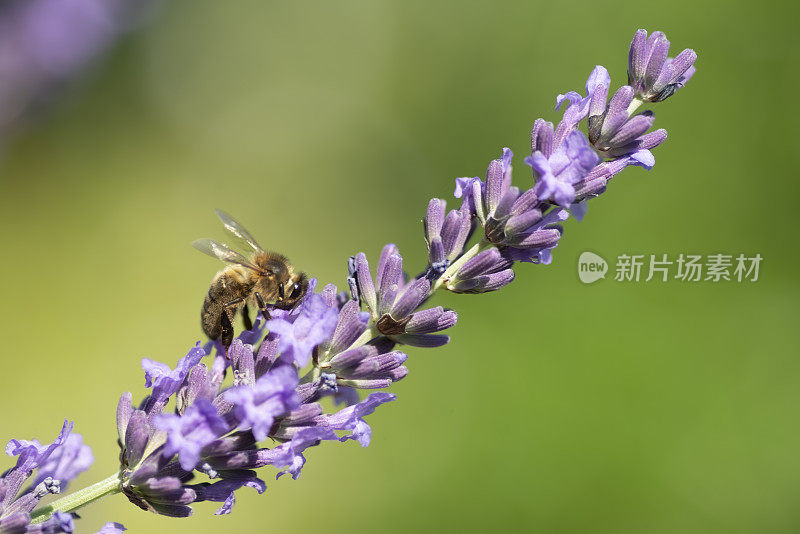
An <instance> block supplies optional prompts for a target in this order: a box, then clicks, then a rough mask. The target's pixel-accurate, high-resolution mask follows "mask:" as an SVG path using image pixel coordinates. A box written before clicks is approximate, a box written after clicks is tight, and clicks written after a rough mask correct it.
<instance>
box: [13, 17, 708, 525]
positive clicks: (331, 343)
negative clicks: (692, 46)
mask: <svg viewBox="0 0 800 534" xmlns="http://www.w3.org/2000/svg"><path fill="white" fill-rule="evenodd" d="M646 37H647V36H646V34H645V33H644V32H643V31H641V32H638V33H637V35H636V37H635V38H634V43H633V45H632V47H631V55H630V66H629V70H630V72H631V73H632V75H631V80H632V81H631V83H632V85H631V86H624V87H622V88H620V89H619V90H617V91H615V92H614V93H613V96H612V97H611V99H610V101H608V96H609V87H610V85H609V83H610V78H609V75H608V72H607V71H606V70H605V69H604V68H603V67H600V66H598V67H596V68H595V69H594V70H593V71H592V74H591V75H590V77H589V80H588V81H587V84H586V92H587V94H586V95H585V96H584V95H581V94H578V93H577V92H570V93H567V94H564V95H559V97H558V99H557V104H558V105H563V104H564V103H565V102H568V103H569V105H568V106H567V109H566V110H565V111H564V116H563V118H562V120H561V122H559V123H558V125H557V126H556V127H553V124H552V123H550V122H547V121H545V120H543V119H538V120H537V121H536V122H535V124H534V126H533V129H532V131H531V156H530V157H528V158H526V160H525V161H526V163H527V164H529V165H530V166H531V168H532V169H533V183H532V184H530V188H528V189H527V190H526V189H522V188H519V187H516V186H514V185H512V166H511V161H512V158H513V154H512V153H511V150H509V149H508V148H505V149H503V153H502V156H501V157H499V158H497V159H495V160H493V161H491V162H490V163H489V166H488V168H487V171H486V178H485V181H484V180H481V179H480V178H458V179H456V190H455V193H454V194H455V196H456V197H457V198H462V202H461V206H460V207H459V208H458V209H452V210H450V211H449V212H448V211H447V205H446V202H445V201H443V200H440V199H436V198H434V199H432V200H430V202H429V203H428V205H427V210H426V213H425V217H424V220H423V223H424V234H425V241H426V244H427V256H428V257H427V262H426V263H427V266H425V267H424V268H423V269H422V270H421V272H420V271H417V272H419V273H420V274H418V275H417V276H416V277H408V276H407V275H406V274H405V273H404V272H403V257H402V256H401V255H400V252H399V251H398V249H397V247H396V246H395V245H391V244H390V245H386V246H385V247H384V248H383V250H382V251H381V255H380V259H379V260H378V264H377V269H376V273H375V276H374V277H373V275H372V273H371V272H370V268H369V264H368V262H367V257H366V255H364V254H363V253H358V254H356V255H354V256H352V257H351V258H350V259H349V260H348V265H347V267H348V269H347V271H348V277H347V282H348V286H349V288H350V293H351V294H350V295H348V294H347V293H346V292H343V293H337V288H336V286H334V285H332V284H329V285H327V286H326V287H325V288H324V289H323V291H322V293H314V288H315V284H316V280H315V279H312V280H310V281H309V286H308V290H307V292H306V295H305V298H304V299H303V301H302V302H301V303H300V305H299V306H297V307H296V308H295V309H293V310H289V311H287V310H277V309H276V310H271V312H270V317H269V319H267V318H266V317H263V316H262V317H261V318H259V319H258V320H257V321H256V323H255V324H254V325H251V327H248V328H247V330H246V331H244V332H242V333H241V334H240V335H239V336H238V337H237V338H236V339H235V340H234V341H233V342H232V343H231V344H230V346H229V347H227V348H226V347H222V346H221V345H220V344H219V343H216V344H215V343H213V342H209V343H208V344H207V345H206V348H205V349H204V348H201V346H200V344H199V343H198V344H197V345H196V346H195V347H194V348H192V350H190V351H189V353H188V354H187V355H186V356H184V357H183V358H181V359H180V360H179V361H178V364H177V365H176V367H175V369H171V368H170V367H168V366H166V365H164V364H161V363H158V362H154V361H151V360H147V359H145V360H143V361H142V367H143V368H144V370H145V383H146V386H147V387H148V388H152V391H151V392H150V394H149V395H148V396H147V397H145V398H144V400H143V401H142V402H141V403H139V404H138V405H136V406H135V405H134V404H133V402H132V395H131V394H130V393H126V394H123V395H122V396H121V398H120V401H119V404H118V406H117V432H118V436H119V445H120V448H121V452H120V456H119V458H120V465H119V469H118V470H115V472H114V474H113V475H112V476H110V477H108V478H107V479H105V480H103V481H100V482H98V483H97V484H94V485H93V486H89V487H88V488H85V489H83V490H81V491H80V492H78V493H76V494H73V495H70V496H67V497H64V498H62V499H58V500H55V501H53V502H52V503H51V504H48V505H47V506H46V507H43V508H40V509H39V510H36V507H37V505H38V503H39V501H40V499H41V498H42V497H44V496H46V495H48V494H54V493H58V492H59V491H60V489H61V488H62V487H63V486H64V485H65V484H66V483H67V482H69V480H70V479H71V478H73V477H74V476H76V475H77V474H78V473H79V472H81V471H82V470H84V469H85V468H86V466H87V465H88V463H89V462H90V461H91V452H90V451H89V449H88V447H86V446H85V445H83V443H82V440H81V438H80V436H78V435H70V430H71V423H65V425H64V428H63V429H62V431H61V433H60V434H59V436H58V438H57V439H56V440H55V441H54V442H53V443H52V444H50V445H42V444H40V443H39V442H37V441H19V440H12V441H11V442H9V444H8V445H7V447H6V452H7V453H9V454H11V455H17V456H18V457H19V458H18V459H17V464H16V466H14V467H13V468H11V469H10V470H8V471H6V472H5V473H3V474H2V475H0V534H11V533H14V534H24V533H33V532H41V533H59V532H72V530H73V528H74V525H73V516H72V515H71V514H70V513H69V512H71V511H72V510H75V509H77V507H78V506H82V505H83V504H87V503H89V502H92V501H93V500H96V499H97V498H100V497H103V496H105V495H110V494H112V493H115V492H122V493H123V494H124V495H125V496H126V497H127V498H128V499H129V500H130V501H131V502H132V503H133V504H135V505H136V506H139V507H140V508H142V509H144V510H148V511H151V512H154V513H157V514H161V515H167V516H172V517H186V516H188V515H190V514H191V513H192V508H191V506H190V505H191V504H192V503H194V502H200V501H214V502H219V503H221V506H220V508H219V509H218V510H217V512H216V514H217V515H225V514H228V513H230V512H231V510H232V508H233V506H234V503H235V502H236V493H235V492H236V491H237V490H239V489H240V488H243V487H250V488H253V489H255V490H256V491H257V492H258V493H262V492H263V491H265V489H266V485H265V484H264V481H263V480H261V479H260V478H259V476H260V473H257V472H256V471H255V470H256V469H261V468H264V467H265V466H268V465H271V466H273V467H276V468H278V469H279V470H281V471H280V472H279V473H278V474H277V477H280V476H282V475H283V474H286V473H289V474H291V476H292V478H295V479H296V478H297V477H298V476H299V475H300V471H301V469H302V468H303V466H304V465H305V463H306V456H305V455H306V454H307V452H306V451H307V450H308V449H309V448H311V447H314V446H317V445H319V444H322V443H331V442H343V441H347V440H350V439H352V440H356V441H358V442H359V443H360V444H361V445H362V446H364V447H366V446H367V445H368V444H369V443H370V440H371V437H372V429H371V428H370V426H369V425H368V424H367V422H366V421H365V418H366V416H368V415H370V414H372V412H373V411H374V410H375V408H376V407H377V406H379V405H380V404H383V403H386V402H389V401H393V400H395V396H394V395H393V394H391V393H386V392H377V393H370V394H369V395H368V396H367V397H366V398H365V399H361V398H360V395H361V393H360V391H359V390H366V389H369V390H372V389H380V388H387V387H389V386H391V385H392V384H394V382H397V381H399V380H401V379H403V378H404V377H406V376H407V374H408V368H407V367H406V363H407V358H408V356H407V354H406V353H405V352H401V351H399V350H396V348H397V345H399V344H404V345H410V346H417V347H435V346H440V345H443V344H445V343H447V342H448V341H449V339H450V338H449V336H446V335H441V334H438V333H439V332H442V331H444V330H447V329H449V328H450V327H452V326H454V325H455V324H456V322H457V321H458V315H457V314H456V312H455V311H453V310H448V309H445V308H442V307H441V306H428V307H426V303H427V302H428V300H429V299H430V298H431V297H432V296H433V293H435V292H436V291H437V290H439V289H445V290H449V291H451V292H454V293H470V294H477V293H486V292H489V291H495V290H497V289H500V288H502V287H505V286H507V285H508V284H510V283H511V282H512V281H513V280H514V277H515V272H514V265H515V263H517V262H533V263H541V264H548V263H550V262H551V261H552V249H553V248H554V247H555V246H557V245H558V243H559V242H560V240H561V237H562V235H563V228H562V227H561V225H560V223H561V222H562V221H564V220H566V219H567V218H568V216H569V213H568V211H567V210H568V209H569V210H571V211H572V214H573V215H574V216H576V217H580V216H581V215H582V214H583V213H584V212H585V210H586V205H587V201H588V200H589V199H591V198H594V197H596V196H598V195H600V194H601V193H603V192H604V191H605V190H606V186H607V184H608V181H609V180H610V179H611V178H612V177H613V176H615V175H616V174H617V173H619V172H620V171H622V170H623V169H625V168H626V167H627V166H629V165H641V166H643V167H646V168H649V167H652V165H653V163H654V161H655V159H654V157H653V154H652V152H651V149H652V148H654V147H655V146H657V145H659V144H660V143H661V142H663V141H664V139H665V138H666V132H665V131H664V130H656V131H652V132H649V131H648V130H649V129H650V128H651V127H652V124H653V115H652V113H650V112H649V111H646V112H644V113H641V114H639V115H635V116H631V115H632V113H633V111H634V110H635V109H636V107H637V106H638V105H639V104H641V103H642V101H643V96H642V95H645V96H647V98H650V100H651V101H656V100H658V99H663V98H666V97H667V96H669V94H672V92H674V88H675V87H679V86H680V85H681V84H682V83H685V80H686V79H687V78H688V76H689V75H690V74H691V70H692V69H691V66H690V65H688V64H689V63H691V62H693V61H694V56H693V53H691V54H690V53H682V54H681V55H679V57H678V58H676V59H675V60H673V61H672V62H670V61H669V60H668V59H667V57H666V54H667V51H668V47H669V43H668V41H666V38H665V37H664V36H663V34H662V33H660V32H656V33H654V34H653V35H651V36H650V39H647V38H646ZM687 65H688V66H687ZM587 118H588V120H587V122H588V125H587V130H588V138H587V137H586V136H585V135H584V134H583V133H582V132H581V131H580V129H579V126H580V123H581V122H582V121H583V120H584V119H587ZM601 157H604V158H606V159H605V161H602V160H601ZM478 227H480V229H481V230H482V231H481V232H480V234H478V236H476V239H475V241H477V242H476V243H475V244H474V245H472V246H471V247H469V248H468V247H467V246H466V245H467V242H468V241H469V240H470V237H471V234H472V232H473V230H476V229H478ZM265 315H266V314H265ZM214 348H216V353H215V354H214V355H210V357H211V360H210V361H206V362H202V360H203V358H204V357H205V356H206V351H212V350H213V349H214ZM304 367H306V369H303V368H304ZM300 371H302V376H300V375H299V374H298V373H299V372H300ZM326 396H331V397H332V400H333V402H332V403H328V402H324V401H325V399H324V397H326ZM340 404H345V406H344V407H341V408H336V406H338V405H340ZM331 406H334V408H331ZM268 439H270V440H272V441H267V440H268ZM265 441H266V442H267V445H269V446H270V447H271V448H268V447H261V446H260V444H261V443H263V442H265ZM37 469H38V472H36V474H34V471H36V470H37ZM197 475H202V476H203V477H206V478H207V479H209V481H207V482H199V483H198V482H196V481H195V482H194V483H192V482H193V479H194V477H195V476H197ZM29 480H30V481H32V482H28V481H29ZM25 485H27V488H26V489H22V488H23V486H25ZM76 517H77V516H76ZM123 530H124V527H122V526H121V525H119V524H116V523H108V524H106V525H105V526H104V527H103V529H102V530H101V531H100V533H98V534H119V533H120V532H122V531H123Z"/></svg>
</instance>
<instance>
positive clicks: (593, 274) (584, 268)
mask: <svg viewBox="0 0 800 534" xmlns="http://www.w3.org/2000/svg"><path fill="white" fill-rule="evenodd" d="M607 272H608V263H607V262H606V260H604V259H603V258H601V257H600V256H598V255H597V254H595V253H594V252H584V253H582V254H581V255H580V257H579V258H578V278H580V279H581V282H583V283H584V284H591V283H593V282H597V281H598V280H600V279H601V278H605V277H606V273H607Z"/></svg>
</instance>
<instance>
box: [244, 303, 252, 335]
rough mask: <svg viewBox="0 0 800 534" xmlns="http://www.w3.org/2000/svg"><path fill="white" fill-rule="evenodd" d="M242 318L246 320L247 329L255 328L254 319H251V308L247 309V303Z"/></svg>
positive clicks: (245, 327)
mask: <svg viewBox="0 0 800 534" xmlns="http://www.w3.org/2000/svg"><path fill="white" fill-rule="evenodd" d="M242 320H243V321H244V329H245V330H252V329H253V321H251V320H250V310H248V309H247V304H245V305H244V307H243V308H242Z"/></svg>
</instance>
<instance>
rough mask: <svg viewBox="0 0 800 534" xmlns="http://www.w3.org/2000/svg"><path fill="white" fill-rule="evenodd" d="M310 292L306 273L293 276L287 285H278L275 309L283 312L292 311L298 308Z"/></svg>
mask: <svg viewBox="0 0 800 534" xmlns="http://www.w3.org/2000/svg"><path fill="white" fill-rule="evenodd" d="M307 290H308V277H307V276H306V273H296V274H293V275H292V276H291V277H290V278H289V280H288V282H287V283H285V284H284V283H281V284H279V285H278V299H277V300H276V302H275V307H276V308H279V309H281V310H291V309H292V308H294V307H295V306H297V305H298V304H299V303H300V301H301V300H303V297H304V296H305V295H306V291H307Z"/></svg>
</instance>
